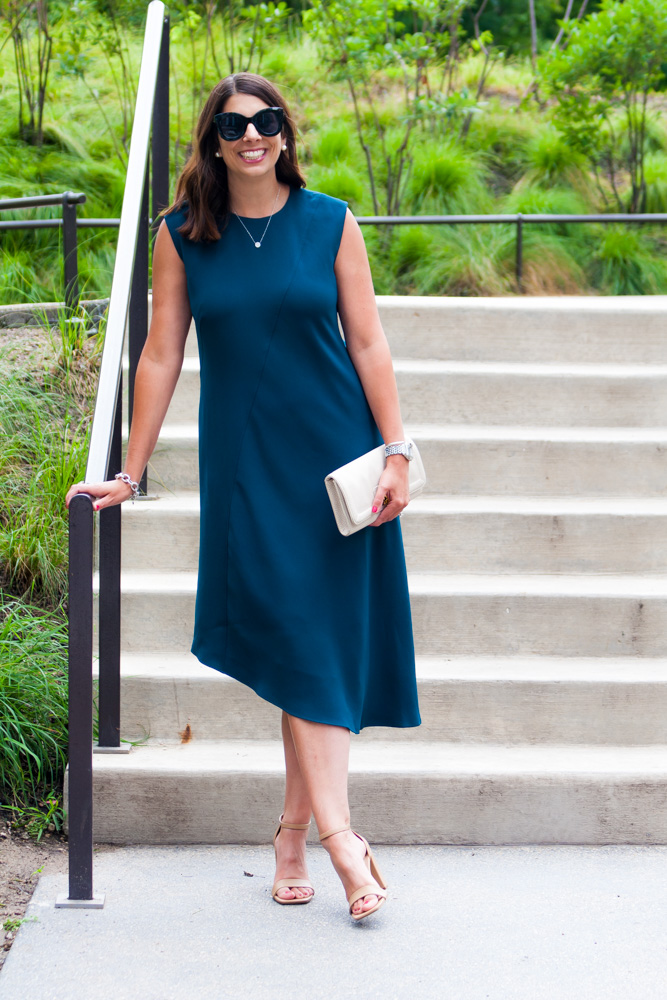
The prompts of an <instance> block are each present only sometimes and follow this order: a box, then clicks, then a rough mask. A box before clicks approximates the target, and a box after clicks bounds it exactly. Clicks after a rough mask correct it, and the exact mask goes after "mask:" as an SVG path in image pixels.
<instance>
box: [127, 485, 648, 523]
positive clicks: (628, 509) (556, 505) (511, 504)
mask: <svg viewBox="0 0 667 1000" xmlns="http://www.w3.org/2000/svg"><path fill="white" fill-rule="evenodd" d="M199 509H200V496H199V493H195V492H187V493H186V492H184V491H182V492H176V493H174V494H167V495H163V496H157V497H156V498H155V500H153V499H151V500H150V501H140V502H137V503H130V504H126V505H125V506H124V507H123V516H126V515H129V516H130V517H133V516H141V517H151V516H152V515H158V514H163V513H165V511H169V512H170V513H177V514H198V513H199ZM453 513H465V514H468V513H474V514H476V513H494V514H495V513H507V514H553V515H566V514H600V515H608V514H622V515H626V516H633V515H656V516H660V517H664V516H667V497H606V496H603V497H580V496H575V497H568V496H565V497H561V496H554V497H549V496H547V497H532V496H506V495H502V496H493V495H488V496H472V495H471V496H466V495H451V496H446V495H442V494H436V495H429V494H422V496H419V497H416V498H415V499H414V500H412V501H411V502H410V505H409V506H408V507H407V508H406V511H405V516H406V517H407V516H408V515H410V514H453Z"/></svg>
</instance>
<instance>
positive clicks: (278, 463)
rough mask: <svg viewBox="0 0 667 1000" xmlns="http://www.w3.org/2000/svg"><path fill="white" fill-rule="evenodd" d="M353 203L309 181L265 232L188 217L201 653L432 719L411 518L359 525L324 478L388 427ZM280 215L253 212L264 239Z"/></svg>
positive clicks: (403, 722)
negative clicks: (413, 598) (363, 329)
mask: <svg viewBox="0 0 667 1000" xmlns="http://www.w3.org/2000/svg"><path fill="white" fill-rule="evenodd" d="M346 210H347V203H346V202H344V201H341V200H339V199H338V198H332V197H330V196H328V195H325V194H321V193H319V192H316V191H310V190H308V189H305V188H291V189H290V194H289V197H288V199H287V201H286V203H285V205H284V206H283V208H282V209H280V210H279V211H278V212H276V213H275V214H274V215H273V218H272V219H271V223H270V225H269V228H268V230H267V232H266V235H265V237H264V239H263V241H262V245H261V247H260V248H259V249H257V248H256V247H255V245H254V242H253V239H251V237H250V236H249V235H248V233H247V232H246V231H245V229H244V228H243V225H242V224H241V222H240V221H239V219H238V218H237V217H236V216H235V215H233V214H232V215H231V216H230V219H229V223H228V226H227V228H226V229H224V230H223V231H222V235H221V238H220V239H219V240H218V241H216V242H213V243H202V242H200V243H195V242H193V241H191V240H189V239H187V238H185V237H183V236H181V235H180V234H179V232H178V227H179V226H180V225H182V223H183V221H184V220H185V217H186V212H187V204H184V205H183V206H182V207H181V208H180V210H177V211H173V212H171V213H170V214H168V215H167V216H165V220H166V225H167V227H168V229H169V232H170V234H171V236H172V239H173V241H174V245H175V247H176V250H177V252H178V254H179V256H180V257H181V259H182V260H183V263H184V266H185V272H186V278H187V288H188V295H189V299H190V307H191V309H192V315H193V318H194V322H195V326H196V331H197V341H198V345H199V358H200V367H201V394H200V403H199V483H200V495H201V520H200V549H199V571H198V580H197V597H196V604H195V624H194V637H193V642H192V652H193V653H194V654H195V656H196V657H197V658H198V659H199V660H200V661H201V662H202V663H203V664H205V665H207V666H210V667H212V668H214V669H215V670H219V671H220V672H222V673H224V674H227V675H229V676H231V677H234V678H236V679H237V680H239V681H241V682H242V683H243V684H246V685H248V686H249V687H251V688H252V689H253V690H254V691H256V692H257V694H258V695H260V697H262V698H264V699H265V700H266V701H269V702H271V703H272V704H274V705H277V706H279V707H280V708H282V709H284V710H285V711H286V712H288V713H289V714H290V715H295V716H297V717H300V718H303V719H310V720H312V721H314V722H324V723H329V724H331V725H336V726H345V727H347V728H348V729H350V730H351V731H352V732H354V733H358V732H359V731H360V730H361V729H362V728H363V727H365V726H394V727H406V726H418V725H419V724H420V723H421V719H420V714H419V706H418V699H417V684H416V678H415V660H414V646H413V636H412V622H411V616H410V601H409V595H408V584H407V575H406V568H405V557H404V552H403V541H402V537H401V527H400V521H399V519H398V518H396V519H394V520H393V521H390V522H389V523H387V524H385V525H382V526H381V527H379V528H371V527H368V528H364V529H362V530H361V531H358V532H357V533H356V534H353V535H350V536H348V537H344V536H343V535H341V534H340V533H339V531H338V529H337V527H336V522H335V520H334V515H333V511H332V509H331V504H330V502H329V497H328V494H327V491H326V488H325V485H324V478H325V476H326V475H327V474H328V473H329V472H332V471H333V470H334V469H337V468H338V467H339V466H341V465H344V464H345V463H346V462H350V461H351V460H352V459H354V458H357V457H358V456H359V455H362V454H363V453H364V452H366V451H369V450H370V449H371V448H374V447H376V446H377V445H379V444H381V443H382V437H381V435H380V433H379V431H378V428H377V426H376V424H375V421H374V419H373V416H372V413H371V411H370V408H369V406H368V403H367V401H366V397H365V395H364V391H363V388H362V385H361V382H360V380H359V376H358V375H357V372H356V369H355V368H354V365H353V364H352V361H351V359H350V356H349V355H348V352H347V349H346V346H345V342H344V340H343V338H342V337H341V335H340V331H339V327H338V315H337V308H336V307H337V284H336V276H335V273H334V261H335V259H336V254H337V252H338V248H339V245H340V240H341V236H342V232H343V223H344V221H345V214H346ZM267 220H268V216H267V217H265V218H263V219H259V218H258V219H252V218H244V220H243V221H244V223H245V225H246V226H247V228H248V229H249V230H250V233H251V234H252V236H253V237H254V239H257V240H259V239H260V238H261V236H262V233H263V232H264V228H265V226H266V222H267Z"/></svg>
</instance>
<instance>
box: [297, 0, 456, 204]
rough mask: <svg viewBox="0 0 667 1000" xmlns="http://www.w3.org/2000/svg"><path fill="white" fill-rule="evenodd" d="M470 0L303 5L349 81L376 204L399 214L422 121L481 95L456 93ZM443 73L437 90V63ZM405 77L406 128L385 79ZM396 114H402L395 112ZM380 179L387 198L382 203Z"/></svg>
mask: <svg viewBox="0 0 667 1000" xmlns="http://www.w3.org/2000/svg"><path fill="white" fill-rule="evenodd" d="M469 2H470V0H311V7H310V9H309V10H305V11H304V12H303V22H304V25H305V27H306V28H307V29H308V30H309V31H310V33H311V35H312V36H313V37H314V38H315V41H316V42H317V44H318V46H319V48H320V51H321V52H322V55H323V58H324V60H325V62H326V64H327V66H328V67H329V69H330V71H331V73H332V75H333V77H334V79H339V80H344V81H345V82H346V83H347V85H348V88H349V91H350V96H351V98H352V104H353V108H354V116H355V121H356V125H357V134H358V136H359V142H360V144H361V147H362V149H363V151H364V156H365V158H366V165H367V169H368V176H369V180H370V189H371V196H372V199H373V207H374V211H375V213H376V214H377V215H379V214H382V213H381V207H382V208H383V209H384V214H386V215H399V214H400V205H401V198H402V195H403V190H404V187H405V183H406V180H407V177H408V173H409V168H410V163H411V156H410V143H411V139H412V133H413V129H414V126H415V124H416V123H417V122H419V121H421V120H422V119H425V118H428V119H431V120H433V125H434V127H437V124H436V122H440V121H443V120H444V119H445V117H446V114H447V109H448V108H449V107H450V106H451V107H452V108H453V107H454V105H456V109H457V113H458V112H460V111H462V110H468V109H469V107H470V106H472V105H473V104H474V100H473V99H467V98H464V99H463V100H461V99H459V100H454V99H453V98H452V96H451V95H450V90H451V81H452V74H453V72H454V66H455V64H456V62H457V60H458V59H459V58H460V41H461V27H460V24H461V15H462V13H463V11H464V9H465V8H466V6H467V5H468V3H469ZM434 67H438V68H439V69H440V70H441V72H442V79H441V84H440V88H441V90H444V93H440V92H439V91H438V92H434V91H433V90H432V89H431V84H430V81H429V69H432V68H434ZM387 74H389V75H390V76H391V75H393V76H395V77H397V78H398V80H399V81H400V93H401V104H402V107H401V111H400V115H399V121H400V127H399V128H398V129H396V128H395V127H392V126H391V125H390V124H388V120H387V116H386V115H385V114H384V113H383V108H382V100H383V96H385V95H383V93H382V91H383V85H382V79H384V80H386V76H387ZM391 119H394V115H393V114H392V115H391ZM380 183H383V186H384V198H383V202H384V204H383V205H382V206H381V204H380V190H379V186H380Z"/></svg>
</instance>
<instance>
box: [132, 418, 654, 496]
mask: <svg viewBox="0 0 667 1000" xmlns="http://www.w3.org/2000/svg"><path fill="white" fill-rule="evenodd" d="M406 430H407V431H408V433H410V434H412V436H413V437H414V439H415V441H416V442H417V444H418V445H419V448H420V451H421V453H422V457H423V459H424V465H425V468H426V475H427V478H428V490H429V492H430V493H444V494H449V495H451V494H464V495H467V496H471V495H472V496H480V495H489V494H498V495H505V496H521V495H524V496H587V497H596V496H609V497H611V496H617V497H629V496H643V497H653V496H663V497H664V496H667V474H666V471H665V469H666V466H665V451H666V450H667V427H644V428H634V427H597V428H596V427H586V428H580V427H527V426H517V427H496V426H491V425H481V424H470V425H465V424H452V425H448V426H438V425H410V424H408V425H407V426H406ZM197 441H198V434H197V426H196V424H164V425H163V427H162V430H161V432H160V436H159V439H158V444H157V446H156V449H155V451H154V453H153V456H152V458H151V460H150V462H149V467H148V475H149V483H150V486H151V489H153V490H157V491H158V492H160V491H162V492H165V491H167V490H170V491H173V492H178V491H183V490H185V491H187V490H190V491H196V490H197V489H198V485H199V471H198V452H197Z"/></svg>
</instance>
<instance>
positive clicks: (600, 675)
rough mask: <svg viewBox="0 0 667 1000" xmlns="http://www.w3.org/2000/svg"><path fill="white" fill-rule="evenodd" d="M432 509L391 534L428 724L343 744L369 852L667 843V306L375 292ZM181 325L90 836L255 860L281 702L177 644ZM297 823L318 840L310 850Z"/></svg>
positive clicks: (276, 755) (186, 422)
mask: <svg viewBox="0 0 667 1000" xmlns="http://www.w3.org/2000/svg"><path fill="white" fill-rule="evenodd" d="M378 304H379V306H380V312H381V317H382V321H383V325H384V328H385V330H386V333H387V336H388V338H389V341H390V344H391V347H392V353H393V356H394V358H395V367H396V373H397V378H398V383H399V389H400V393H401V400H402V407H403V413H404V419H405V422H406V425H407V429H408V430H409V431H410V433H412V435H413V436H414V438H415V439H416V440H417V442H418V443H419V446H420V449H421V451H422V454H423V457H424V462H425V465H426V469H427V473H428V475H429V488H430V493H429V494H428V495H427V496H424V497H422V498H420V499H418V500H416V501H415V502H414V503H413V504H411V505H410V507H409V508H408V510H407V511H406V514H405V516H404V517H403V521H402V524H403V529H404V537H405V544H406V552H407V557H408V568H409V573H410V588H411V594H412V606H413V617H414V629H415V640H416V647H417V653H418V679H419V692H420V704H421V709H422V716H423V725H422V726H421V727H419V728H417V729H412V730H410V729H408V730H391V729H368V730H364V731H363V732H362V734H361V735H359V736H353V737H352V750H351V768H350V799H351V805H352V814H353V820H354V824H355V826H356V827H357V828H358V829H360V830H361V831H362V832H363V833H364V834H365V836H367V837H368V839H369V840H370V841H371V842H376V843H394V844H406V843H437V844H461V843H464V844H520V843H580V844H586V843H589V844H590V843H593V844H597V843H667V808H666V805H667V504H666V503H665V497H666V494H667V322H666V320H667V299H665V298H663V297H650V298H630V297H628V298H621V299H611V298H605V299H598V298H581V299H579V298H558V299H434V298H431V299H426V298H390V297H386V298H384V297H379V299H378ZM197 400H198V357H197V347H196V338H195V335H194V329H193V330H191V333H190V337H189V340H188V345H187V357H186V359H185V363H184V366H183V372H182V375H181V379H180V381H179V384H178V387H177V390H176V393H175V395H174V398H173V401H172V404H171V407H170V410H169V413H168V415H167V419H166V421H165V424H164V427H163V431H162V434H161V436H160V441H159V444H158V447H157V448H156V451H155V454H154V455H153V458H152V460H151V465H150V467H149V474H150V477H151V482H150V486H151V488H152V491H155V492H157V493H158V494H159V499H157V500H155V501H150V500H147V501H142V502H138V503H135V504H127V505H126V506H125V508H124V511H123V569H124V577H123V632H122V646H123V650H124V653H123V663H122V674H123V679H122V736H123V738H124V739H127V740H135V739H136V740H140V739H143V738H144V737H147V738H146V739H145V742H143V743H142V744H141V745H137V746H135V747H133V748H132V750H131V752H130V753H129V754H124V755H122V754H104V753H96V754H95V757H94V788H95V792H94V794H95V805H94V836H95V839H96V840H97V841H110V842H117V843H193V842H208V843H239V842H241V843H266V842H268V841H269V840H270V837H271V835H272V833H273V828H274V823H275V817H276V816H277V815H278V813H279V811H280V808H281V805H282V789H283V779H282V775H283V757H282V745H281V743H280V711H279V710H278V709H276V708H275V707H274V706H271V705H268V704H266V703H265V702H262V701H261V700H260V699H259V698H258V697H257V696H256V695H255V694H254V693H253V692H252V691H250V690H249V689H248V688H245V687H244V686H243V685H241V684H239V683H237V682H236V681H233V680H231V679H230V678H228V677H225V676H223V675H220V674H219V673H217V672H216V671H214V670H212V669H211V668H209V667H205V666H202V665H201V664H198V663H197V661H196V660H195V659H194V657H192V656H191V655H190V653H189V652H188V649H189V646H190V641H191V636H192V618H193V610H194V596H195V586H196V568H197V546H198V520H199V498H198V494H197V464H196V463H197V428H196V414H197ZM316 836H317V834H316V831H314V830H313V832H312V833H311V837H313V838H316Z"/></svg>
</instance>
